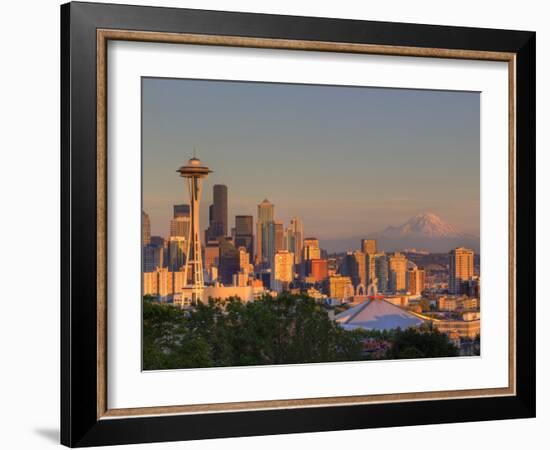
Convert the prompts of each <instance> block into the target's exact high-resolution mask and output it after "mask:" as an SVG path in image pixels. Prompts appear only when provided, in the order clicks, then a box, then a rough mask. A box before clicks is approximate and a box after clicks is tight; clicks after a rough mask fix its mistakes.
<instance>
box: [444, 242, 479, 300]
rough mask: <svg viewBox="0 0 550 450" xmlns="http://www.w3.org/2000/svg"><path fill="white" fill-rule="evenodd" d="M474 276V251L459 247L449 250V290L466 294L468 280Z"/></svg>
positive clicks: (458, 293)
mask: <svg viewBox="0 0 550 450" xmlns="http://www.w3.org/2000/svg"><path fill="white" fill-rule="evenodd" d="M473 276H474V251H473V250H470V249H468V248H464V247H457V248H455V249H453V250H451V251H450V252H449V292H450V293H451V294H456V295H460V294H465V293H467V291H468V281H469V280H470V279H471V278H472V277H473Z"/></svg>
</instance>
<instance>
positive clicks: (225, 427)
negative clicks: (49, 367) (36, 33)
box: [61, 2, 536, 447]
mask: <svg viewBox="0 0 550 450" xmlns="http://www.w3.org/2000/svg"><path fill="white" fill-rule="evenodd" d="M98 29H116V30H140V31H153V32H172V33H197V34H204V35H225V36H243V37H253V38H273V39H295V40H306V41H324V42H345V43H358V44H378V45H388V46H405V47H408V46H411V47H421V48H445V49H462V50H480V51H492V52H512V53H515V54H516V132H515V138H516V155H515V156H516V199H517V203H516V204H517V206H516V230H515V231H516V239H517V240H516V273H517V277H516V286H515V288H516V293H517V306H516V365H515V370H516V373H515V375H516V395H513V396H503V397H483V398H463V399H449V400H430V401H412V402H394V403H386V404H357V405H352V406H330V407H307V408H293V409H273V410H261V411H240V412H239V411H237V412H229V413H209V414H180V415H178V414H176V415H164V416H153V417H146V416H141V417H129V418H117V419H116V420H106V419H98V418H97V395H98V394H97V382H98V379H97V360H98V345H97V341H98V335H97V329H96V318H97V314H98V310H97V301H96V299H97V284H96V276H97V233H96V231H97V229H96V218H97V217H96V205H97V193H96V187H97V171H96V157H97V154H96V151H97V138H96V120H97V116H96V92H97V90H96V89H97V85H96V50H97V49H96V45H97V39H96V30H98ZM535 39H536V36H535V33H534V32H527V31H509V30H495V29H478V28H462V27H448V26H433V25H418V24H405V23H389V22H370V21H359V20H342V19H329V18H311V17H293V16H279V15H266V14H249V13H235V12H219V11H203V10H189V9H174V8H157V7H140V6H126V5H112V4H94V3H80V2H77V3H68V4H65V5H62V6H61V145H62V148H61V150H62V151H61V205H62V209H61V261H62V262H61V443H62V444H64V445H67V446H71V447H82V446H92V445H111V444H127V443H142V442H157V441H176V440H190V439H207V438H219V437H235V436H252V435H267V434H282V433H302V432H318V431H331V430H347V429H356V428H374V427H390V426H392V427H394V426H404V425H421V424H435V423H447V422H467V421H482V420H495V419H512V418H528V417H534V416H535V254H536V245H535V100H536V99H535Z"/></svg>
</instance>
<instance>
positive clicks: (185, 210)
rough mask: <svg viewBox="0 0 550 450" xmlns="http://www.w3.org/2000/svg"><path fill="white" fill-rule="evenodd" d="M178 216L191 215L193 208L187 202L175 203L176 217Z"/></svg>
mask: <svg viewBox="0 0 550 450" xmlns="http://www.w3.org/2000/svg"><path fill="white" fill-rule="evenodd" d="M178 217H191V208H190V207H189V205H188V204H187V203H182V204H181V205H174V219H177V218H178Z"/></svg>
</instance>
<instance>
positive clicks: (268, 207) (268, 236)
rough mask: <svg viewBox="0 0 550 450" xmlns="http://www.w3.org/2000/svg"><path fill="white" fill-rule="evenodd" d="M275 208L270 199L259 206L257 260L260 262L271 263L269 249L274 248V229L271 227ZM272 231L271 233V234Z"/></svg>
mask: <svg viewBox="0 0 550 450" xmlns="http://www.w3.org/2000/svg"><path fill="white" fill-rule="evenodd" d="M274 215H275V206H274V205H273V203H271V202H270V201H269V200H268V199H264V201H263V202H262V203H260V204H259V205H258V222H257V228H258V231H257V233H256V259H257V261H258V262H260V263H261V262H265V261H270V258H269V257H270V256H271V257H273V255H270V254H269V249H270V248H271V249H272V248H273V247H274V242H273V241H274V239H275V236H274V234H273V231H275V230H274V227H273V226H272V225H270V224H271V223H272V222H273V220H274ZM270 230H271V233H270Z"/></svg>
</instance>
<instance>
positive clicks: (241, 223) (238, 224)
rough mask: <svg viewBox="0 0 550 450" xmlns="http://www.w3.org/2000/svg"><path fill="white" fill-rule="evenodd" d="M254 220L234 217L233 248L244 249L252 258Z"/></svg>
mask: <svg viewBox="0 0 550 450" xmlns="http://www.w3.org/2000/svg"><path fill="white" fill-rule="evenodd" d="M253 221H254V219H253V217H252V216H235V246H236V247H245V248H246V251H247V252H248V254H249V255H250V257H251V258H253V256H254V222H253Z"/></svg>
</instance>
